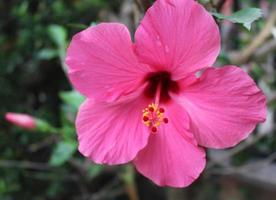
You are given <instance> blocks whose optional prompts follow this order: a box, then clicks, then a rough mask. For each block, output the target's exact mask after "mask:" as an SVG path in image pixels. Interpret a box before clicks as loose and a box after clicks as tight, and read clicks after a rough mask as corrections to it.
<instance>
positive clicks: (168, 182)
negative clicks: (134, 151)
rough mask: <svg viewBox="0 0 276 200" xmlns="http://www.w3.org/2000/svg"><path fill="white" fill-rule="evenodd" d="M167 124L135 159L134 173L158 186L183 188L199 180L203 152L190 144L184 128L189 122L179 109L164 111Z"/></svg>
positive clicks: (162, 126)
mask: <svg viewBox="0 0 276 200" xmlns="http://www.w3.org/2000/svg"><path fill="white" fill-rule="evenodd" d="M166 114H167V117H168V118H169V123H168V124H164V125H161V126H160V127H158V132H157V133H156V134H154V135H153V134H152V135H151V136H150V139H149V142H148V145H147V146H146V147H145V148H144V149H143V150H141V151H140V152H139V153H138V155H137V157H136V158H135V159H134V164H135V167H136V169H137V170H138V171H139V172H140V173H141V174H143V175H144V176H146V177H148V178H149V179H151V180H152V181H153V182H155V183H156V184H157V185H160V186H171V187H185V186H188V185H190V184H191V183H192V182H193V181H194V180H195V179H197V178H198V176H199V175H200V173H201V172H202V170H203V169H204V167H205V163H206V159H205V151H204V149H203V148H201V147H198V146H197V145H196V144H194V143H193V142H190V139H187V138H189V137H190V135H191V133H189V132H188V131H187V130H186V128H185V126H186V125H185V124H187V123H189V118H188V116H187V115H186V114H185V112H184V111H182V108H181V107H180V106H177V105H175V104H172V105H170V106H167V107H166Z"/></svg>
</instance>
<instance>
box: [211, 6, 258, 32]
mask: <svg viewBox="0 0 276 200" xmlns="http://www.w3.org/2000/svg"><path fill="white" fill-rule="evenodd" d="M212 15H214V16H215V17H217V18H219V19H226V20H229V21H231V22H233V23H240V24H242V25H243V26H244V27H245V28H246V29H248V30H250V29H251V25H252V23H253V22H254V21H256V20H258V19H259V18H261V17H262V10H261V9H259V8H245V9H242V10H239V11H237V12H235V13H233V14H232V15H230V16H225V15H222V14H220V13H212Z"/></svg>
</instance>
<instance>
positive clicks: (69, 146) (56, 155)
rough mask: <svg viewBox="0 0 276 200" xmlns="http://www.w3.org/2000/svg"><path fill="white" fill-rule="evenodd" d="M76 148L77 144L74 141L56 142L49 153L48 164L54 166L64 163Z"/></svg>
mask: <svg viewBox="0 0 276 200" xmlns="http://www.w3.org/2000/svg"><path fill="white" fill-rule="evenodd" d="M76 149H77V145H76V143H75V142H68V141H66V142H64V141H62V142H60V143H58V144H57V146H56V147H55V149H54V151H53V153H52V155H51V158H50V161H49V164H50V165H51V166H55V167H56V166H60V165H62V164H64V163H65V162H66V161H68V160H69V159H70V158H71V157H72V156H73V154H74V153H75V151H76Z"/></svg>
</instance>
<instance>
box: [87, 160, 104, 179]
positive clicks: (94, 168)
mask: <svg viewBox="0 0 276 200" xmlns="http://www.w3.org/2000/svg"><path fill="white" fill-rule="evenodd" d="M103 169H104V167H103V166H102V165H93V164H91V165H90V166H89V168H88V174H87V175H88V176H89V178H91V179H92V178H94V177H96V176H98V175H99V174H100V173H101V172H102V171H103Z"/></svg>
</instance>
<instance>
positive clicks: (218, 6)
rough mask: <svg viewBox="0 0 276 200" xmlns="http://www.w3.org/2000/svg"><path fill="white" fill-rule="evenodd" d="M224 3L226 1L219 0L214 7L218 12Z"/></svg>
mask: <svg viewBox="0 0 276 200" xmlns="http://www.w3.org/2000/svg"><path fill="white" fill-rule="evenodd" d="M225 2H226V0H220V1H219V2H218V3H217V5H216V9H217V11H220V10H221V9H222V7H223V5H224V3H225Z"/></svg>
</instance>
